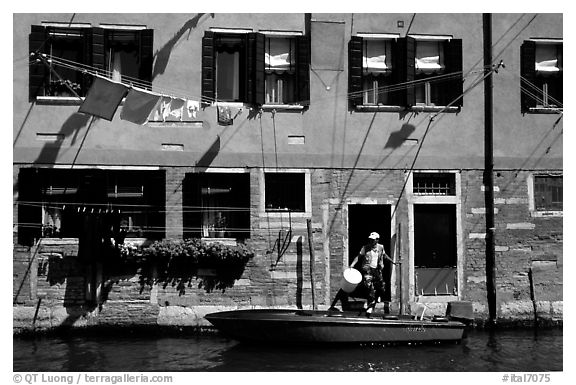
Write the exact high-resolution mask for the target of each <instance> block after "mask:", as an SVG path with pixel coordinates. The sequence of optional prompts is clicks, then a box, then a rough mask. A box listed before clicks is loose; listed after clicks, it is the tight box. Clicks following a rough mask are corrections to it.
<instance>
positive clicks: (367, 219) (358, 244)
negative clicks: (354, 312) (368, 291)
mask: <svg viewBox="0 0 576 385" xmlns="http://www.w3.org/2000/svg"><path fill="white" fill-rule="evenodd" d="M390 222H391V206H390V205H372V204H369V205H366V204H349V205H348V265H350V262H352V260H353V259H354V258H355V257H356V256H357V255H358V253H359V252H360V249H361V248H362V246H364V245H365V244H366V243H367V241H368V235H370V233H371V232H373V231H375V232H377V233H378V234H380V244H381V245H383V246H384V250H385V251H386V254H388V255H390V226H391V223H390ZM391 275H392V267H391V266H390V264H389V263H384V271H383V274H382V277H383V279H384V282H385V290H386V298H385V299H384V300H385V301H390V277H391Z"/></svg>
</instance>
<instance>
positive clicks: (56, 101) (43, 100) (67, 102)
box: [36, 96, 84, 106]
mask: <svg viewBox="0 0 576 385" xmlns="http://www.w3.org/2000/svg"><path fill="white" fill-rule="evenodd" d="M83 101H84V98H83V97H81V98H77V97H75V96H37V97H36V103H37V104H52V105H59V106H77V105H80V104H82V102H83Z"/></svg>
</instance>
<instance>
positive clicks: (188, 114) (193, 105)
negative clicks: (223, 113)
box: [182, 100, 200, 122]
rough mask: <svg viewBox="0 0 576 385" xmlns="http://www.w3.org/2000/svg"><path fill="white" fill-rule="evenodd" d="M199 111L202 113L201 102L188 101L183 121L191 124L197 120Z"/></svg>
mask: <svg viewBox="0 0 576 385" xmlns="http://www.w3.org/2000/svg"><path fill="white" fill-rule="evenodd" d="M198 111H200V102H197V101H195V100H186V107H185V108H184V114H183V116H182V121H184V122H189V121H191V120H194V119H196V116H197V112H198Z"/></svg>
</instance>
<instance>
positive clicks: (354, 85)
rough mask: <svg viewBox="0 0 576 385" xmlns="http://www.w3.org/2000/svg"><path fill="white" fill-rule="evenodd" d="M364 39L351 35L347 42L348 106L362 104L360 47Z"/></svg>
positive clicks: (352, 106)
mask: <svg viewBox="0 0 576 385" xmlns="http://www.w3.org/2000/svg"><path fill="white" fill-rule="evenodd" d="M363 43H364V39H363V38H361V37H360V36H351V37H350V42H349V43H348V102H349V106H350V108H352V109H353V108H354V107H356V106H358V105H362V47H363Z"/></svg>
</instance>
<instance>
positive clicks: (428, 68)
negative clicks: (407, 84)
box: [416, 41, 444, 74]
mask: <svg viewBox="0 0 576 385" xmlns="http://www.w3.org/2000/svg"><path fill="white" fill-rule="evenodd" d="M443 54H444V53H443V50H442V49H441V44H440V43H439V42H436V41H417V42H416V72H419V73H425V74H430V73H433V72H437V71H441V70H443V69H444V57H443V56H444V55H443Z"/></svg>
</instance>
